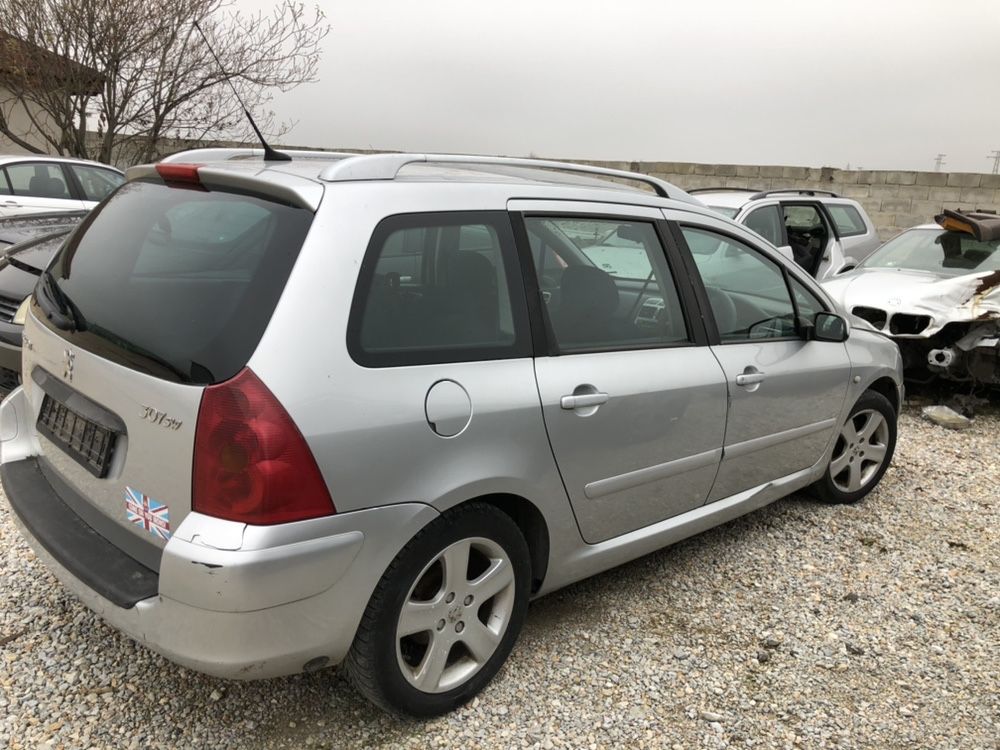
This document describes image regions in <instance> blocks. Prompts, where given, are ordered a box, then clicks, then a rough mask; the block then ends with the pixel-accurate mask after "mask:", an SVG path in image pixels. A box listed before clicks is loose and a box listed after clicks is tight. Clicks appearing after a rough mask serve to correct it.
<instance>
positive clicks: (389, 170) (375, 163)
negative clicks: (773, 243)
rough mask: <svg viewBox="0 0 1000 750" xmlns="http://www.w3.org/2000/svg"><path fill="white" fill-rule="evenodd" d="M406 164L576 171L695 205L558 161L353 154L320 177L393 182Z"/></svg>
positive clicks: (676, 194)
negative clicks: (614, 180) (617, 181)
mask: <svg viewBox="0 0 1000 750" xmlns="http://www.w3.org/2000/svg"><path fill="white" fill-rule="evenodd" d="M407 164H458V165H467V166H476V165H482V166H505V167H526V168H529V169H547V170H553V171H559V172H575V173H579V174H592V175H598V176H601V177H617V178H619V179H625V180H634V181H635V182H643V183H645V184H647V185H649V186H650V187H652V188H653V190H654V191H655V192H656V194H657V195H658V196H660V197H661V198H673V199H675V200H682V201H686V202H690V203H698V204H699V205H700V201H697V200H695V199H693V198H691V197H690V196H689V195H688V194H687V193H685V192H684V191H683V190H681V189H680V188H679V187H677V186H676V185H672V184H671V183H669V182H666V181H664V180H660V179H657V178H656V177H650V176H649V175H646V174H640V173H638V172H626V171H624V170H620V169H606V168H604V167H593V166H590V165H588V164H572V163H568V162H561V161H546V160H544V159H520V158H514V157H507V156H465V155H458V154H371V155H367V156H359V155H354V156H351V157H350V158H346V159H344V160H343V161H340V162H338V163H337V164H331V165H330V166H329V167H327V168H326V169H324V170H323V171H322V172H320V175H319V178H320V179H321V180H324V181H325V182H348V181H352V180H394V179H395V178H396V175H397V174H398V173H399V170H401V169H402V168H403V167H405V166H406V165H407Z"/></svg>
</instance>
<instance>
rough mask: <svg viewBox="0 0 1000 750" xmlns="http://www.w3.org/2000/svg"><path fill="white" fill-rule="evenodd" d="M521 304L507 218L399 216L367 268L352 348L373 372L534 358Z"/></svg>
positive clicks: (380, 231) (374, 247)
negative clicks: (449, 363) (423, 365)
mask: <svg viewBox="0 0 1000 750" xmlns="http://www.w3.org/2000/svg"><path fill="white" fill-rule="evenodd" d="M516 300H520V304H518V303H517V302H516ZM523 301H524V292H523V289H522V287H521V284H520V275H519V270H518V266H517V259H516V256H515V253H514V243H513V236H512V234H511V229H510V220H509V219H508V217H507V215H506V213H505V212H492V211H483V212H454V213H428V214H406V215H401V216H392V217H389V218H387V219H385V220H383V221H382V222H381V223H380V224H379V225H378V227H376V229H375V232H374V233H373V235H372V240H371V243H370V244H369V246H368V252H367V253H366V255H365V260H364V263H363V264H362V268H361V274H360V276H359V279H358V286H357V289H356V291H355V295H354V302H353V305H352V308H351V320H350V323H349V326H348V349H349V351H350V353H351V356H352V357H353V358H354V360H355V361H356V362H358V363H359V364H361V365H365V366H368V367H392V366H404V365H419V364H434V363H442V362H468V361H475V360H488V359H502V358H508V357H520V356H530V342H529V341H528V336H527V333H526V330H527V326H526V312H525V310H524V304H523Z"/></svg>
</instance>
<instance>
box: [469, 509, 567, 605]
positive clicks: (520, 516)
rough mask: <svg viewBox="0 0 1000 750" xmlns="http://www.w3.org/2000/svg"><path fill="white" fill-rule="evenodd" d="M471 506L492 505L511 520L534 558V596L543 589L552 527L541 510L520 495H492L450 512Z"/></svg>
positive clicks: (532, 577)
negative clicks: (474, 504)
mask: <svg viewBox="0 0 1000 750" xmlns="http://www.w3.org/2000/svg"><path fill="white" fill-rule="evenodd" d="M469 503H487V504H489V505H492V506H494V507H495V508H497V509H498V510H500V511H502V512H504V513H506V514H507V515H508V516H510V518H511V520H513V521H514V523H515V524H517V527H518V528H519V529H520V530H521V533H522V534H523V535H524V540H525V542H527V544H528V552H529V554H530V556H531V593H532V594H534V593H535V592H537V591H538V590H539V589H541V587H542V583H543V582H544V581H545V574H546V573H547V572H548V567H549V527H548V524H547V523H546V522H545V516H544V515H543V514H542V512H541V511H540V510H539V509H538V506H536V505H535V504H534V503H533V502H531V501H530V500H528V499H527V498H525V497H521V496H520V495H514V494H510V493H491V494H488V495H480V496H478V497H470V498H469V499H468V500H465V501H464V502H461V503H459V504H458V505H455V506H453V508H451V509H449V510H452V509H454V508H461V507H462V506H464V505H468V504H469Z"/></svg>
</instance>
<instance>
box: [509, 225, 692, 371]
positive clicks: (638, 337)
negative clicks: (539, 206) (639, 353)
mask: <svg viewBox="0 0 1000 750" xmlns="http://www.w3.org/2000/svg"><path fill="white" fill-rule="evenodd" d="M525 226H526V228H527V230H528V236H529V238H532V244H533V251H534V252H533V257H534V260H535V270H536V272H537V273H538V276H539V279H541V285H542V298H543V300H544V302H545V313H546V316H547V317H548V321H549V324H550V327H551V330H552V333H553V335H554V337H555V343H556V345H557V347H558V350H559V351H560V352H563V353H565V352H573V351H593V350H595V349H627V348H645V347H652V346H663V345H670V344H677V343H681V342H687V341H688V332H687V326H686V324H685V321H684V315H683V312H682V309H681V304H680V299H679V297H678V293H677V288H676V286H675V284H674V279H673V276H672V275H671V272H670V267H669V265H668V264H667V260H666V256H665V255H664V252H663V246H662V245H661V244H660V240H659V237H658V236H657V233H656V229H655V227H654V226H653V224H651V223H648V222H642V221H629V220H617V219H580V218H569V217H528V218H526V219H525ZM560 242H563V243H571V244H569V245H565V246H564V247H563V249H562V251H561V252H560V251H555V250H553V251H552V254H551V255H550V254H549V252H548V251H549V250H551V248H552V246H553V245H555V246H557V247H558V246H559V244H560ZM543 249H544V250H545V252H541V250H543ZM553 255H554V256H555V260H556V261H557V262H555V263H554V262H553Z"/></svg>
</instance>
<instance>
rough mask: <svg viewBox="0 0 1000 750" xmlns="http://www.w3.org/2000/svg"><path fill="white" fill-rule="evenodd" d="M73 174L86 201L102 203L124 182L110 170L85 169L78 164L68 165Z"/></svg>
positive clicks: (121, 177) (120, 176) (122, 178)
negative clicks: (81, 188)
mask: <svg viewBox="0 0 1000 750" xmlns="http://www.w3.org/2000/svg"><path fill="white" fill-rule="evenodd" d="M70 169H72V170H73V174H75V175H76V178H77V179H78V180H79V181H80V185H81V187H83V195H84V198H85V199H86V200H88V201H102V200H104V199H105V198H106V197H107V196H108V194H109V193H110V192H111V191H112V190H114V189H115V188H116V187H118V186H119V185H121V184H122V183H123V182H125V178H124V177H123V176H122V175H120V174H118V173H117V172H112V171H111V170H110V169H101V168H100V167H86V166H81V165H79V164H72V165H70Z"/></svg>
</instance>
